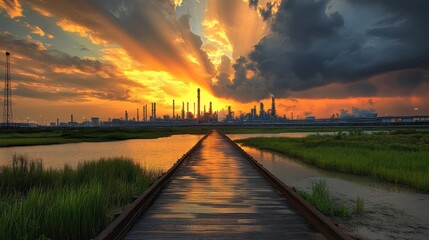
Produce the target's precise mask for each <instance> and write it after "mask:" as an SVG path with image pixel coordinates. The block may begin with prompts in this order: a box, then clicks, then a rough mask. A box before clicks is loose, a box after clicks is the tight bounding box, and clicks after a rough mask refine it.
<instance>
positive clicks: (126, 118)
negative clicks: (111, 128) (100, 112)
mask: <svg viewBox="0 0 429 240" xmlns="http://www.w3.org/2000/svg"><path fill="white" fill-rule="evenodd" d="M125 121H127V122H128V112H127V111H125Z"/></svg>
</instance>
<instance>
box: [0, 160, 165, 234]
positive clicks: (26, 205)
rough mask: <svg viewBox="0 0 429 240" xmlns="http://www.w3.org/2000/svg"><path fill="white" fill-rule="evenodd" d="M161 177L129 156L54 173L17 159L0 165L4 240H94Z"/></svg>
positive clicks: (0, 218)
mask: <svg viewBox="0 0 429 240" xmlns="http://www.w3.org/2000/svg"><path fill="white" fill-rule="evenodd" d="M160 173H161V172H160V171H156V170H148V169H143V168H141V167H140V166H139V165H137V164H136V163H134V162H132V161H131V160H130V159H125V158H111V159H100V160H99V161H96V162H84V163H81V164H79V165H78V167H77V168H76V169H72V168H71V167H69V166H67V165H66V166H65V167H64V168H63V169H61V170H54V169H44V168H43V164H42V161H40V160H28V159H27V158H25V157H22V156H15V157H14V159H13V164H12V166H2V167H0V239H93V238H94V237H96V236H97V234H99V233H100V232H101V231H102V230H103V229H104V228H105V227H106V226H107V225H108V224H109V223H110V222H111V221H112V220H113V219H114V216H115V214H117V213H119V212H120V211H121V210H122V209H123V208H124V207H125V206H126V205H127V204H129V203H130V202H132V200H133V197H134V196H138V195H140V194H142V193H143V192H144V191H145V190H146V189H147V188H148V187H149V185H150V184H151V183H152V182H153V181H154V180H155V179H156V178H157V177H158V176H159V175H160Z"/></svg>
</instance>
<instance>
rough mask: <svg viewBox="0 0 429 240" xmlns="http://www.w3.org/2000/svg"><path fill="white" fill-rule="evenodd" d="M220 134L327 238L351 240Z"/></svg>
mask: <svg viewBox="0 0 429 240" xmlns="http://www.w3.org/2000/svg"><path fill="white" fill-rule="evenodd" d="M220 134H221V135H222V136H223V137H224V138H225V139H226V140H227V141H229V142H230V143H231V144H232V145H234V146H235V147H236V148H237V149H238V150H239V151H240V152H241V153H242V154H243V155H244V157H245V158H246V159H247V160H249V162H250V163H251V164H252V165H253V166H255V168H256V169H258V171H259V172H260V173H261V174H262V175H263V176H264V177H265V178H266V179H267V180H268V181H270V182H271V183H272V184H273V185H274V186H275V187H276V188H277V189H278V190H279V191H280V192H281V193H282V194H283V195H284V196H285V197H286V198H287V199H288V200H289V203H290V204H291V205H292V206H293V207H294V208H295V209H296V210H298V211H299V212H300V213H301V214H302V215H303V216H304V218H305V219H306V220H307V221H308V222H309V223H310V224H311V225H313V226H314V227H315V228H316V229H317V230H318V231H319V232H321V233H322V234H323V236H325V237H326V238H327V239H347V240H349V239H350V240H351V237H350V236H348V235H347V234H345V233H344V232H343V231H341V230H340V229H339V228H338V227H337V226H335V225H334V224H333V223H332V222H331V221H330V220H329V219H328V218H327V217H325V216H324V215H323V214H322V213H320V212H319V211H318V210H317V209H316V208H315V207H313V205H311V204H310V203H308V202H307V201H306V200H305V199H303V198H302V197H301V196H299V195H298V194H297V193H296V192H295V191H294V190H293V189H292V188H290V187H288V186H287V185H286V184H284V183H283V182H282V181H281V180H280V179H278V178H277V177H276V176H274V175H273V174H272V173H271V172H269V171H268V170H267V169H266V168H265V167H263V165H262V164H260V163H259V162H258V161H256V160H255V159H254V158H253V157H252V156H251V155H250V154H248V153H247V152H246V151H244V150H243V149H242V148H241V147H240V146H238V145H237V144H236V143H235V142H234V141H232V140H231V139H230V138H229V137H228V136H226V135H225V134H223V133H221V132H220Z"/></svg>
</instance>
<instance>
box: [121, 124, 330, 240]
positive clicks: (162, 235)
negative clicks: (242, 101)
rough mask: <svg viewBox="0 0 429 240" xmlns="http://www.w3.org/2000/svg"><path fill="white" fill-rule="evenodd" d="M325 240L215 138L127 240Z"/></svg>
mask: <svg viewBox="0 0 429 240" xmlns="http://www.w3.org/2000/svg"><path fill="white" fill-rule="evenodd" d="M177 238H180V239H201V238H204V239H207V238H209V239H324V238H323V236H322V235H321V234H320V233H318V232H316V231H315V230H314V229H313V228H312V227H311V226H310V225H309V224H307V222H306V221H305V220H304V218H303V217H302V216H301V215H299V214H298V213H296V211H295V210H294V209H292V208H291V207H290V205H289V204H288V202H287V201H286V199H285V198H284V197H283V196H282V195H281V194H280V193H279V192H278V191H277V190H276V189H275V188H274V187H273V186H272V185H271V184H270V183H269V182H268V181H267V180H266V179H265V178H264V177H263V176H262V175H261V174H260V173H259V172H258V171H257V170H256V169H255V168H254V167H253V166H252V165H251V164H249V162H248V161H247V160H246V159H245V158H244V157H243V156H242V155H241V153H240V152H239V151H237V149H235V148H234V147H233V146H232V145H231V144H230V143H228V142H227V141H224V139H223V138H222V137H221V136H220V135H219V134H218V133H217V132H213V133H212V134H211V135H209V136H208V137H207V138H206V139H205V140H204V141H203V142H202V144H201V146H200V147H199V148H198V149H197V150H196V151H195V152H194V153H193V155H192V156H191V157H190V158H189V159H188V161H187V162H186V163H185V164H184V165H183V166H182V167H181V169H180V170H179V172H177V174H176V175H175V176H174V178H173V179H172V180H171V181H170V182H169V184H168V185H167V186H166V187H165V188H164V189H163V190H162V191H161V193H160V195H159V196H158V198H157V199H156V200H155V202H154V203H153V204H152V206H151V207H150V208H149V209H148V210H146V211H145V212H144V213H143V214H142V216H141V218H140V220H139V221H137V222H136V224H135V225H134V227H133V228H132V229H131V230H130V231H129V232H128V234H127V235H126V236H125V239H177Z"/></svg>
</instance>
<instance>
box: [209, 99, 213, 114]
mask: <svg viewBox="0 0 429 240" xmlns="http://www.w3.org/2000/svg"><path fill="white" fill-rule="evenodd" d="M209 113H210V116H211V115H212V114H213V111H212V102H210V108H209Z"/></svg>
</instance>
